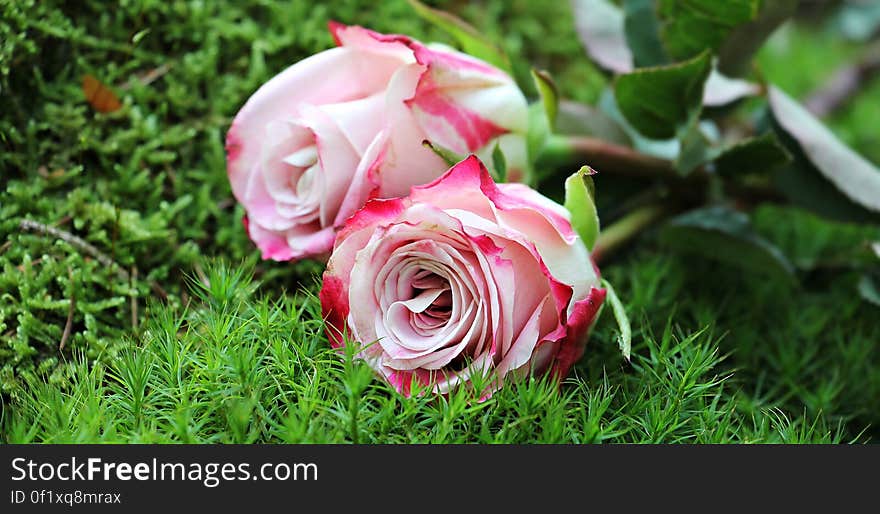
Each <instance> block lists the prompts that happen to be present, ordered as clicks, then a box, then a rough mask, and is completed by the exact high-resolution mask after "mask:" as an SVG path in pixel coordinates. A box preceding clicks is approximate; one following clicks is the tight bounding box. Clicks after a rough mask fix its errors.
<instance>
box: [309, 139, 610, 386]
mask: <svg viewBox="0 0 880 514" xmlns="http://www.w3.org/2000/svg"><path fill="white" fill-rule="evenodd" d="M320 297H321V305H322V309H323V312H324V315H325V318H326V319H327V333H328V337H329V339H330V342H331V344H332V345H333V346H334V347H337V348H338V347H341V346H342V345H344V344H346V342H349V343H359V344H360V345H362V346H359V348H358V349H359V350H360V351H359V356H360V357H362V358H363V359H364V360H365V361H366V362H367V363H369V365H370V366H371V367H373V368H374V369H375V370H376V371H377V372H378V374H380V375H381V376H383V377H384V378H385V379H387V380H388V382H389V383H390V384H391V385H393V386H394V387H395V388H396V389H397V390H398V391H401V392H402V393H404V394H409V391H410V386H411V382H412V381H416V382H418V383H420V384H423V385H427V386H432V387H433V389H434V391H436V392H439V393H445V392H447V391H449V390H450V389H451V388H453V387H455V386H456V385H458V384H460V383H466V382H467V381H469V380H471V377H473V376H474V375H475V374H477V373H479V374H482V375H483V377H488V376H490V375H491V376H492V377H493V378H492V382H491V386H490V388H489V389H490V390H489V391H483V393H484V394H489V393H491V392H492V391H494V390H495V389H497V388H498V387H500V386H501V384H502V381H503V380H504V379H505V377H507V376H512V377H518V376H521V375H524V374H527V373H528V372H530V371H531V372H536V373H540V372H545V371H550V372H554V373H556V374H557V375H559V376H564V375H566V374H567V373H568V371H569V370H570V368H571V366H572V365H573V364H574V362H575V361H576V360H577V359H579V358H580V356H581V355H582V353H583V349H584V345H585V344H586V338H587V333H588V331H589V328H590V326H591V324H592V322H593V320H594V318H595V317H596V313H597V311H598V309H599V307H600V306H601V304H602V301H603V300H604V299H605V290H604V289H601V288H599V277H598V272H597V270H596V269H595V267H594V266H593V263H592V261H591V259H590V255H589V253H588V252H587V249H586V247H585V246H584V244H583V242H582V241H581V239H580V238H579V237H578V236H577V235H576V233H575V232H574V231H573V230H572V227H571V224H570V223H569V214H568V211H566V210H565V208H563V207H562V206H560V205H558V204H556V203H554V202H553V201H551V200H549V199H547V198H545V197H544V196H541V194H539V193H537V192H536V191H534V190H532V189H530V188H528V187H526V186H524V185H520V184H495V183H494V182H493V181H492V179H491V177H490V176H489V174H488V172H487V171H486V168H485V167H484V166H483V164H482V163H481V162H480V160H479V159H478V158H476V157H474V156H471V157H469V158H467V159H465V160H463V161H462V162H460V163H458V164H457V165H455V166H454V167H453V168H452V169H450V170H449V171H448V172H447V173H445V174H444V175H443V176H442V177H440V178H439V179H437V180H435V181H434V182H432V183H430V184H427V185H424V186H418V187H413V188H412V190H411V193H410V195H409V197H406V198H398V199H392V200H373V201H370V202H369V203H367V205H366V206H365V207H364V208H363V209H361V210H360V211H359V212H358V213H357V214H356V215H354V216H352V217H351V219H349V220H348V222H347V223H346V225H345V228H343V230H342V231H341V232H340V233H339V235H338V237H337V239H336V244H335V246H334V249H333V253H332V254H331V256H330V262H329V263H328V265H327V271H326V272H325V273H324V286H323V288H322V290H321V294H320Z"/></svg>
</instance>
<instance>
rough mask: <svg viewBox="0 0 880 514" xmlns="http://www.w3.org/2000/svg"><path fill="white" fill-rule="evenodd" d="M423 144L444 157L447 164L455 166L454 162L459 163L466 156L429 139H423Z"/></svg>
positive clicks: (438, 155)
mask: <svg viewBox="0 0 880 514" xmlns="http://www.w3.org/2000/svg"><path fill="white" fill-rule="evenodd" d="M422 146H424V147H425V148H428V149H430V150H431V151H432V152H434V154H436V155H437V157H440V158H441V159H443V161H444V162H445V163H446V165H447V166H453V165H454V164H457V163H459V162H461V160H462V159H464V156H461V155H458V154H457V153H455V152H453V151H452V150H448V149H446V148H443V147H442V146H439V145H435V144H434V143H432V142H430V141H429V140H427V139H424V140H422Z"/></svg>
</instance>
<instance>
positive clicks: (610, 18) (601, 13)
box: [571, 0, 633, 73]
mask: <svg viewBox="0 0 880 514" xmlns="http://www.w3.org/2000/svg"><path fill="white" fill-rule="evenodd" d="M571 8H572V11H573V13H574V20H575V29H576V30H577V33H578V36H580V40H581V43H583V45H584V48H586V49H587V54H588V55H589V56H590V58H591V59H593V61H595V62H596V63H597V64H598V65H599V66H601V67H603V68H605V69H606V70H610V71H613V72H616V73H626V72H628V71H632V69H633V56H632V52H630V49H629V46H627V44H626V33H625V32H624V18H623V12H622V11H621V10H620V8H619V7H617V6H616V5H614V3H613V2H610V1H609V0H574V1H573V2H572V6H571Z"/></svg>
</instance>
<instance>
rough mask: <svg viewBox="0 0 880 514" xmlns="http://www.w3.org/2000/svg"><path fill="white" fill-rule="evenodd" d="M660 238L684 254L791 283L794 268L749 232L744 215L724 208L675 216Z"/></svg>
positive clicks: (767, 244)
mask: <svg viewBox="0 0 880 514" xmlns="http://www.w3.org/2000/svg"><path fill="white" fill-rule="evenodd" d="M660 237H661V241H662V242H663V243H664V244H666V245H668V246H670V247H673V248H676V249H678V250H679V251H682V252H685V253H691V254H697V255H701V256H703V257H705V258H708V259H713V260H717V261H721V262H726V263H728V264H732V265H734V266H737V267H740V268H743V269H746V270H749V271H754V272H757V273H764V274H767V275H772V276H777V277H783V278H784V279H786V280H787V281H793V279H794V267H793V266H792V264H791V262H789V260H788V259H787V258H786V257H785V255H784V254H783V253H782V251H780V250H779V248H777V247H776V246H774V245H773V244H772V243H770V242H769V241H767V240H766V239H764V238H763V237H761V236H760V235H758V234H757V233H756V232H755V231H754V230H753V229H752V226H751V223H750V222H749V218H748V216H747V215H746V214H745V213H742V212H738V211H734V210H732V209H729V208H727V207H720V206H715V207H705V208H702V209H698V210H695V211H690V212H687V213H685V214H682V215H680V216H677V217H675V218H673V219H672V220H670V221H669V223H667V225H666V227H664V229H663V230H662V232H661V236H660Z"/></svg>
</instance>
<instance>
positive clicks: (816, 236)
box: [752, 203, 880, 271]
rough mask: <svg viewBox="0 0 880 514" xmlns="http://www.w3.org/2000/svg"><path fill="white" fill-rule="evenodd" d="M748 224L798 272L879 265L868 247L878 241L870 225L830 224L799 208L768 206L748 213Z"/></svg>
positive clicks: (877, 229) (878, 230)
mask: <svg viewBox="0 0 880 514" xmlns="http://www.w3.org/2000/svg"><path fill="white" fill-rule="evenodd" d="M752 223H753V225H754V226H755V229H756V230H757V231H758V232H759V233H760V234H761V235H762V236H764V237H766V238H767V239H769V240H770V241H772V242H773V244H775V245H776V246H778V247H779V248H780V249H781V250H782V252H783V253H784V254H785V255H786V256H787V257H788V258H789V260H790V261H791V262H792V264H794V265H795V266H796V267H797V268H798V269H802V270H807V271H809V270H814V269H817V268H832V269H842V268H843V269H845V268H853V269H863V268H867V267H871V266H874V265H876V264H880V260H878V257H877V256H876V255H875V254H874V252H872V251H871V248H870V246H871V245H870V244H868V241H873V240H874V239H877V238H880V227H877V226H874V225H868V224H856V223H841V222H836V221H831V220H829V219H827V218H824V217H821V216H818V215H816V214H814V213H812V212H809V211H807V210H805V209H802V208H800V207H795V206H791V205H781V204H771V203H764V204H761V205H759V206H758V207H757V208H756V209H755V210H754V211H753V212H752Z"/></svg>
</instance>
